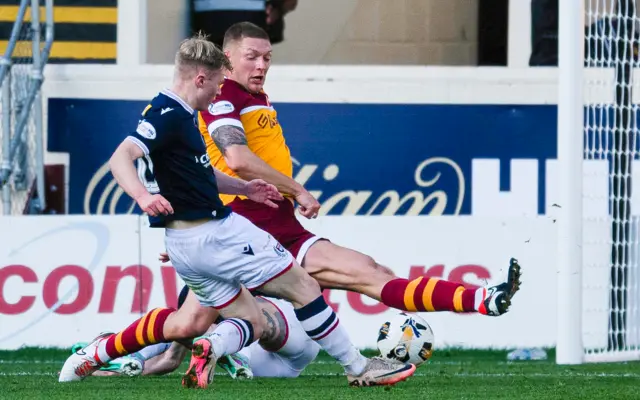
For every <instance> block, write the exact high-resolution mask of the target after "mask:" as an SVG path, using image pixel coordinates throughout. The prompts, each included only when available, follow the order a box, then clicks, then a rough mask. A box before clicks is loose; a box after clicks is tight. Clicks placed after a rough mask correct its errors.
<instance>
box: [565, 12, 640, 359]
mask: <svg viewBox="0 0 640 400" xmlns="http://www.w3.org/2000/svg"><path fill="white" fill-rule="evenodd" d="M558 3H559V19H558V21H559V29H558V62H559V65H558V66H559V68H558V164H559V165H558V167H559V168H558V170H559V175H558V177H557V179H558V180H557V184H558V185H559V186H558V189H559V193H560V195H559V198H558V206H559V208H558V214H557V223H558V257H557V263H558V264H557V265H558V307H557V311H558V333H557V348H556V350H557V353H556V362H557V363H558V364H579V363H583V362H618V361H630V360H640V271H639V264H640V242H639V240H638V239H639V236H640V235H639V234H638V233H639V228H640V224H639V223H638V221H639V219H638V216H639V215H640V212H639V211H640V202H634V198H635V197H638V196H634V195H633V191H632V190H633V187H632V185H631V183H632V180H633V177H634V176H635V175H636V174H638V173H639V170H640V162H638V159H639V157H638V156H639V154H640V153H639V152H638V144H639V143H640V140H639V139H640V136H639V131H638V124H637V111H638V110H637V105H636V104H635V103H634V101H633V91H634V89H635V88H636V85H635V82H634V69H635V68H637V67H638V61H637V60H638V54H637V53H638V52H637V49H638V37H639V34H640V23H639V22H640V21H639V20H638V18H637V16H636V15H637V14H636V0H562V1H559V2H558ZM603 99H605V100H603ZM638 193H640V192H638ZM638 199H640V197H638ZM634 205H636V207H635V208H637V209H638V210H634Z"/></svg>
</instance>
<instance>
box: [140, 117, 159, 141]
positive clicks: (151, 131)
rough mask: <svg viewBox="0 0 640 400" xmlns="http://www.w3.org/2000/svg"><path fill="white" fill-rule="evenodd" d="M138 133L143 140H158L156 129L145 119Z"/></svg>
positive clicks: (141, 122)
mask: <svg viewBox="0 0 640 400" xmlns="http://www.w3.org/2000/svg"><path fill="white" fill-rule="evenodd" d="M136 132H138V134H140V136H142V137H143V138H147V139H149V140H153V139H155V138H156V128H154V127H153V125H151V123H150V122H148V121H145V120H144V119H143V120H142V121H140V122H139V123H138V128H137V129H136Z"/></svg>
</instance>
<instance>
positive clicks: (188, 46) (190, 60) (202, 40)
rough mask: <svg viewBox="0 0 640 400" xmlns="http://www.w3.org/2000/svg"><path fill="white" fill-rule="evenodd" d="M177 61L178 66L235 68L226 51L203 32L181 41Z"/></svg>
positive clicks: (212, 68) (210, 68) (215, 68)
mask: <svg viewBox="0 0 640 400" xmlns="http://www.w3.org/2000/svg"><path fill="white" fill-rule="evenodd" d="M175 62H176V66H177V67H178V68H182V67H204V68H206V69H209V70H219V69H221V68H224V69H227V70H229V71H231V70H233V68H232V67H231V62H230V61H229V59H228V58H227V56H226V55H225V54H224V52H223V51H222V50H220V49H219V48H218V46H216V45H215V44H214V43H213V42H211V41H209V40H208V39H207V36H206V35H204V34H203V33H202V32H198V33H197V34H196V35H194V36H192V37H190V38H189V39H185V40H183V41H182V43H180V47H179V48H178V52H177V53H176V59H175Z"/></svg>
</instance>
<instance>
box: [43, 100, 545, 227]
mask: <svg viewBox="0 0 640 400" xmlns="http://www.w3.org/2000/svg"><path fill="white" fill-rule="evenodd" d="M146 105H147V102H146V101H125V100H89V99H56V98H52V99H50V100H49V125H48V151H51V152H65V153H69V160H70V161H69V163H70V172H69V213H71V214H81V213H99V214H105V213H110V212H115V213H127V212H130V211H131V210H133V211H134V212H135V211H136V210H135V209H134V208H133V207H132V202H131V199H129V198H128V197H127V196H126V195H122V194H121V193H118V192H117V190H116V188H117V187H116V185H115V183H114V181H113V178H112V177H111V175H110V174H109V173H108V170H107V168H106V162H107V160H108V159H109V157H110V155H111V153H112V152H113V150H114V149H115V148H116V147H117V145H118V144H119V143H120V142H121V141H122V139H123V138H124V137H126V136H127V134H128V132H130V131H132V130H133V129H135V127H136V125H137V121H138V118H139V115H140V112H141V111H142V110H143V109H144V107H145V106H146ZM274 106H275V108H276V110H277V111H278V118H279V122H280V124H282V126H283V129H284V133H285V138H286V140H287V143H288V145H289V147H290V148H291V153H292V156H293V158H294V176H295V177H296V179H297V180H298V181H302V182H304V185H305V187H306V188H307V189H308V190H310V191H312V193H314V194H315V195H316V196H317V197H318V198H319V200H320V202H321V203H322V204H323V207H324V208H325V210H326V211H327V213H328V214H330V215H332V214H356V215H378V214H383V213H384V212H385V210H386V212H387V214H388V213H389V203H390V202H392V201H393V196H394V193H395V195H396V199H395V200H397V197H399V198H401V199H404V198H405V196H406V195H408V194H410V195H411V196H413V197H411V196H409V197H410V198H409V200H408V201H404V202H400V203H399V204H396V206H397V207H395V208H391V211H392V214H395V215H406V214H407V213H409V214H420V215H430V214H431V215H434V214H444V215H451V214H460V215H469V214H472V210H473V205H472V200H471V193H472V189H473V188H472V187H471V185H472V184H473V183H472V179H471V175H472V162H473V160H478V159H496V160H500V172H499V174H500V190H501V191H508V190H509V189H510V187H509V186H510V182H511V176H510V175H511V168H510V161H511V160H514V159H528V160H537V161H538V163H537V165H538V167H537V168H538V177H539V179H538V184H537V185H538V190H537V193H538V201H537V204H538V213H539V214H543V213H544V210H545V181H546V179H545V177H546V173H547V171H546V170H545V161H546V160H549V159H554V158H556V152H557V149H556V107H555V106H552V105H476V104H474V105H401V104H394V105H391V104H317V103H276V104H274ZM416 196H419V197H417V198H416ZM438 196H440V197H438ZM442 196H446V197H447V199H448V201H445V202H443V201H439V200H438V199H439V198H440V200H442ZM454 200H455V201H454ZM458 200H459V204H458ZM416 201H418V202H420V201H422V203H423V206H420V207H417V208H416V207H413V205H414V203H415V202H416ZM396 203H397V201H396Z"/></svg>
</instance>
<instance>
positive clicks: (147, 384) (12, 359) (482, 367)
mask: <svg viewBox="0 0 640 400" xmlns="http://www.w3.org/2000/svg"><path fill="white" fill-rule="evenodd" d="M66 356H67V352H66V351H64V350H56V349H23V350H19V351H0V399H2V400H5V399H7V400H8V399H21V400H24V399H28V400H32V399H82V400H85V399H101V400H105V399H107V400H128V399H154V400H156V399H181V398H213V396H214V395H215V398H218V399H225V400H227V399H228V400H235V399H246V400H253V399H275V400H294V399H295V400H297V399H301V400H304V399H358V400H373V399H401V398H402V399H438V400H441V399H473V400H480V399H603V398H606V399H607V400H611V399H633V398H638V396H639V394H638V393H639V389H638V382H639V378H640V369H639V368H638V367H640V363H617V364H589V365H581V366H571V367H559V366H556V365H555V364H554V362H553V353H550V358H549V360H548V361H526V362H513V363H510V362H507V361H506V352H504V351H465V350H439V351H436V352H435V354H434V356H433V358H432V360H431V362H430V363H429V364H425V365H423V366H421V367H420V368H419V369H418V370H417V372H416V376H414V377H412V378H411V379H410V380H408V381H406V382H402V383H399V384H397V385H396V386H394V387H392V388H381V387H374V388H350V387H348V386H347V382H346V378H345V377H344V376H343V375H342V369H341V368H340V367H339V366H338V365H337V364H335V363H334V362H332V360H331V359H330V358H328V357H327V356H326V355H322V356H320V357H319V358H318V360H317V361H318V362H316V363H314V364H312V365H311V366H309V367H308V368H307V370H306V371H305V372H304V373H303V376H301V377H300V378H297V379H259V378H256V379H254V380H253V381H233V380H231V379H230V378H228V377H227V376H224V375H217V376H216V378H215V380H214V384H213V386H212V387H211V388H210V389H208V390H206V391H202V390H186V389H183V388H182V387H181V386H180V373H181V372H184V371H185V370H186V364H183V365H182V367H181V368H180V369H179V370H178V371H177V372H175V373H173V374H170V375H167V376H161V377H138V378H125V377H109V378H89V379H87V380H85V381H83V382H78V383H67V384H59V383H58V382H57V371H58V370H59V368H60V367H61V365H62V363H63V361H64V359H65V358H66Z"/></svg>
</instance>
